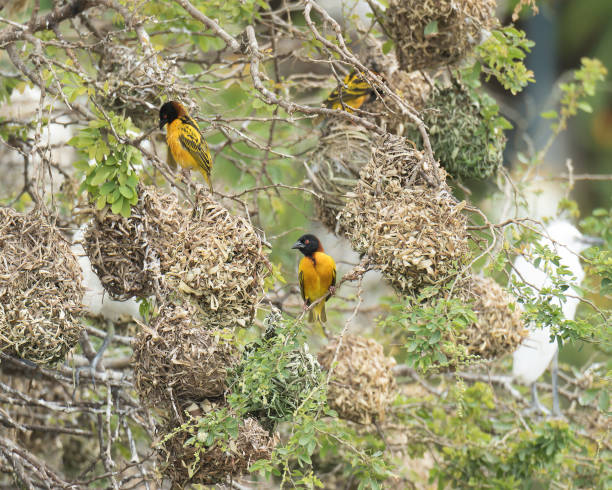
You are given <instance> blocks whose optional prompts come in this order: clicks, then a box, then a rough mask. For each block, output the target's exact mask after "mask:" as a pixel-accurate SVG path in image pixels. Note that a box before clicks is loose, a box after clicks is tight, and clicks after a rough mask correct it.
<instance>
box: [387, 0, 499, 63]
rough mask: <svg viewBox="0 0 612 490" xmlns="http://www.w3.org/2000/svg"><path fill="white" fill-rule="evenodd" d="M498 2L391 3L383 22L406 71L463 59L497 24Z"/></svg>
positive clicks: (398, 0)
mask: <svg viewBox="0 0 612 490" xmlns="http://www.w3.org/2000/svg"><path fill="white" fill-rule="evenodd" d="M495 7H496V2H495V0H391V1H390V2H389V7H388V8H387V10H386V12H385V20H384V21H383V23H384V27H385V31H386V32H387V33H388V34H389V36H390V37H391V38H392V39H393V41H394V43H395V53H396V55H397V59H398V61H399V65H400V67H401V68H402V69H403V70H406V71H413V70H421V69H433V68H437V67H439V66H443V65H448V64H451V63H454V62H456V61H459V60H460V59H462V58H464V57H465V56H466V54H468V53H469V52H470V51H471V50H472V49H473V48H474V47H475V46H476V45H478V44H479V43H480V40H481V37H482V33H483V31H486V30H490V29H491V28H492V27H493V26H495V25H496V23H497V22H498V21H497V19H496V18H495Z"/></svg>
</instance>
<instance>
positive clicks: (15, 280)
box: [0, 208, 84, 364]
mask: <svg viewBox="0 0 612 490" xmlns="http://www.w3.org/2000/svg"><path fill="white" fill-rule="evenodd" d="M81 283H82V277H81V268H80V266H79V263H78V262H77V260H76V258H75V256H74V255H73V253H72V252H71V250H70V246H69V244H68V243H67V242H66V241H65V240H64V239H63V237H62V236H61V235H60V233H59V232H58V231H57V229H56V228H55V227H54V226H52V225H51V224H50V223H49V221H48V220H47V218H45V217H44V216H43V215H42V213H41V212H39V211H35V212H31V213H28V214H22V213H18V212H16V211H15V210H13V209H11V208H0V350H3V351H5V352H7V353H9V354H13V355H16V356H19V357H22V358H24V359H28V360H30V361H33V362H36V363H39V364H50V363H54V362H57V361H61V360H63V359H64V357H65V355H66V353H67V352H68V351H69V350H70V349H72V347H73V346H74V344H76V342H77V341H78V339H79V336H80V333H81V330H82V325H81V322H80V315H81V314H82V311H83V307H82V304H81V302H82V300H83V293H84V291H83V288H82V285H81Z"/></svg>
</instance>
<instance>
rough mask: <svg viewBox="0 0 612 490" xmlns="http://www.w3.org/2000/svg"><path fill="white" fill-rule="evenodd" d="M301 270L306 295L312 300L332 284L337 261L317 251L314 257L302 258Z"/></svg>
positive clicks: (321, 294)
mask: <svg viewBox="0 0 612 490" xmlns="http://www.w3.org/2000/svg"><path fill="white" fill-rule="evenodd" d="M299 271H300V272H301V273H302V274H303V278H304V296H306V298H307V299H309V300H310V301H316V300H317V299H319V298H320V297H321V296H323V295H324V294H325V293H327V291H328V289H329V287H330V286H331V285H332V281H333V277H334V273H335V271H336V263H335V262H334V259H332V258H331V257H330V256H329V255H327V254H325V253H323V252H315V253H314V254H313V257H312V258H311V257H303V258H302V260H301V261H300V266H299Z"/></svg>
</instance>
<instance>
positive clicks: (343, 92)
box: [325, 70, 376, 112]
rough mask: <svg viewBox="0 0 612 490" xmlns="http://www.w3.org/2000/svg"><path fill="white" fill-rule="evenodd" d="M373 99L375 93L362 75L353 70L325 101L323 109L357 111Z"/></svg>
mask: <svg viewBox="0 0 612 490" xmlns="http://www.w3.org/2000/svg"><path fill="white" fill-rule="evenodd" d="M375 98H376V91H375V90H374V89H373V88H372V86H371V85H370V84H369V83H368V81H367V80H366V79H365V78H364V76H363V74H361V73H359V72H357V71H356V70H353V71H351V72H350V73H349V74H348V75H347V76H346V77H344V81H343V82H342V85H341V86H338V87H337V88H335V89H334V90H333V92H332V93H331V94H329V97H327V99H326V100H325V107H327V108H328V109H344V110H346V111H348V112H352V111H351V109H359V108H360V107H361V106H362V105H363V104H365V103H366V102H369V101H371V100H374V99H375Z"/></svg>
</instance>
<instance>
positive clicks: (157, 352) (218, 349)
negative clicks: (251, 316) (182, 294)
mask: <svg viewBox="0 0 612 490" xmlns="http://www.w3.org/2000/svg"><path fill="white" fill-rule="evenodd" d="M133 349H134V354H133V357H132V364H133V366H134V384H135V386H136V390H137V391H138V394H139V396H140V399H141V400H142V401H143V402H144V403H145V404H147V405H148V406H151V407H153V406H158V405H163V406H165V407H169V406H170V407H171V406H172V404H173V403H175V404H176V405H177V406H182V405H183V404H184V403H185V402H189V401H200V400H202V399H204V398H217V397H220V396H222V395H223V394H224V392H225V390H226V376H227V371H228V369H231V367H232V366H233V365H234V364H235V363H236V362H237V360H238V351H237V349H236V347H235V346H234V344H233V342H232V335H231V332H229V331H228V330H217V329H215V330H211V329H208V328H206V327H205V323H204V319H203V317H202V315H201V313H200V312H199V311H198V308H197V307H196V306H194V305H191V304H189V303H184V304H183V305H178V304H173V303H169V304H165V305H162V306H161V308H160V312H159V315H158V316H156V317H155V318H153V320H152V321H151V323H150V325H149V326H148V327H146V326H143V327H142V330H141V331H140V333H139V334H138V336H137V337H136V340H135V341H134V345H133Z"/></svg>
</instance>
